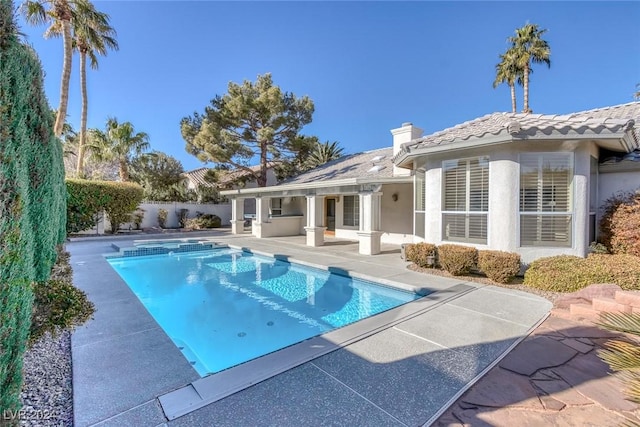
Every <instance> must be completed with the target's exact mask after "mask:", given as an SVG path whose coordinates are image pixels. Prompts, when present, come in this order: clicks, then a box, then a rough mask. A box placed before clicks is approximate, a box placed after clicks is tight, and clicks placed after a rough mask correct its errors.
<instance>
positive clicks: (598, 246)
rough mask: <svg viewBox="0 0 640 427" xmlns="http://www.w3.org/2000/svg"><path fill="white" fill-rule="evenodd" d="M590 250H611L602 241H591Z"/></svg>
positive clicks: (604, 252)
mask: <svg viewBox="0 0 640 427" xmlns="http://www.w3.org/2000/svg"><path fill="white" fill-rule="evenodd" d="M589 252H590V253H592V254H608V253H609V250H608V249H607V247H606V246H605V245H603V244H602V243H598V242H591V244H590V245H589Z"/></svg>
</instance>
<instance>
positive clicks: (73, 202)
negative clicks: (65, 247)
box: [66, 179, 143, 233]
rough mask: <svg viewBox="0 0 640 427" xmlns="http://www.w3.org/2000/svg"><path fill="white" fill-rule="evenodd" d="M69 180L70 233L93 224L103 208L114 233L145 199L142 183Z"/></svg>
mask: <svg viewBox="0 0 640 427" xmlns="http://www.w3.org/2000/svg"><path fill="white" fill-rule="evenodd" d="M66 184H67V233H77V232H78V231H82V230H86V229H89V228H91V227H93V226H94V225H95V224H96V217H97V215H99V214H100V213H101V212H102V211H103V210H104V211H105V212H106V213H107V216H108V217H109V221H110V222H111V232H112V233H115V232H116V231H118V227H120V225H121V224H123V223H125V222H128V221H129V220H130V219H131V213H132V212H133V211H135V210H136V208H137V207H138V205H139V204H140V202H142V197H143V189H142V187H140V186H139V185H138V184H134V183H131V182H114V181H92V180H85V179H67V180H66Z"/></svg>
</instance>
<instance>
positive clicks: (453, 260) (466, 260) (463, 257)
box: [438, 245, 478, 276]
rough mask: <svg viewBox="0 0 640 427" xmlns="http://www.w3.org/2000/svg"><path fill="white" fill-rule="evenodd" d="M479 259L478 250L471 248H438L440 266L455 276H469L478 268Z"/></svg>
mask: <svg viewBox="0 0 640 427" xmlns="http://www.w3.org/2000/svg"><path fill="white" fill-rule="evenodd" d="M477 258H478V250H477V249H476V248H473V247H470V246H462V245H441V246H438V262H439V263H440V266H441V267H442V268H444V269H445V270H447V271H448V272H449V273H451V274H453V275H454V276H461V275H464V274H468V273H469V272H470V271H471V269H472V268H474V267H475V266H476V260H477Z"/></svg>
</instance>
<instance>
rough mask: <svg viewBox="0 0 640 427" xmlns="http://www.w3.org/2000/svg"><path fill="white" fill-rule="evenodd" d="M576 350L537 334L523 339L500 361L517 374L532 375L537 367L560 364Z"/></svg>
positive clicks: (542, 367)
mask: <svg viewBox="0 0 640 427" xmlns="http://www.w3.org/2000/svg"><path fill="white" fill-rule="evenodd" d="M577 353H578V352H577V351H576V350H574V349H573V348H571V347H568V346H566V345H564V344H562V343H560V342H558V341H556V340H554V339H552V338H549V337H545V336H538V337H535V338H532V339H527V340H525V341H524V342H523V343H522V344H520V345H519V346H518V347H517V348H516V349H515V350H513V351H512V352H511V353H510V354H509V355H508V356H507V357H505V359H504V360H503V361H502V362H501V363H500V367H501V368H504V369H507V370H509V371H513V372H515V373H517V374H522V375H527V376H528V375H532V374H534V373H535V372H536V371H537V370H539V369H544V368H549V367H551V366H558V365H562V364H564V363H566V362H568V361H569V360H571V358H572V357H574V356H575V355H576V354H577Z"/></svg>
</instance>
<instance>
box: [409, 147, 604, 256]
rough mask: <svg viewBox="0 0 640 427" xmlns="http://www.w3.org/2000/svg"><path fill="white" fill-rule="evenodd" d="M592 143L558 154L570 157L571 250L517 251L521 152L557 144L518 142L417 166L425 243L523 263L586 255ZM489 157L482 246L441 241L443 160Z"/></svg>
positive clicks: (443, 156)
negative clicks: (498, 253)
mask: <svg viewBox="0 0 640 427" xmlns="http://www.w3.org/2000/svg"><path fill="white" fill-rule="evenodd" d="M592 146H593V143H592V142H581V143H572V142H566V143H563V144H562V145H561V151H569V152H573V153H574V179H573V186H572V187H573V214H574V215H573V232H572V236H573V240H572V246H571V247H566V248H554V247H521V246H520V238H519V236H520V216H519V193H520V192H519V185H520V184H519V174H520V167H519V163H518V162H519V158H518V154H519V153H521V152H529V153H530V152H553V151H559V150H558V143H554V142H551V143H547V142H543V141H531V142H526V141H525V142H518V143H511V144H508V145H495V146H490V147H480V148H475V149H465V150H464V151H460V152H448V153H444V154H434V155H431V156H429V157H428V158H427V159H423V160H422V161H418V162H417V164H418V165H419V166H420V167H424V168H425V200H426V210H425V239H424V240H425V241H426V242H430V243H435V244H437V245H440V244H444V243H454V244H462V245H465V244H466V245H469V246H475V247H477V248H478V249H494V250H502V251H508V252H517V253H520V255H521V257H522V260H523V262H525V263H528V262H530V261H532V260H534V259H536V258H540V257H543V256H551V255H559V254H569V255H577V256H585V255H586V253H587V249H588V246H589V242H588V241H587V240H588V213H589V171H590V154H591V152H592ZM479 156H489V213H488V216H487V244H486V245H482V244H467V243H461V242H452V241H444V240H442V211H441V210H442V161H443V160H449V159H464V158H473V157H479Z"/></svg>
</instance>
